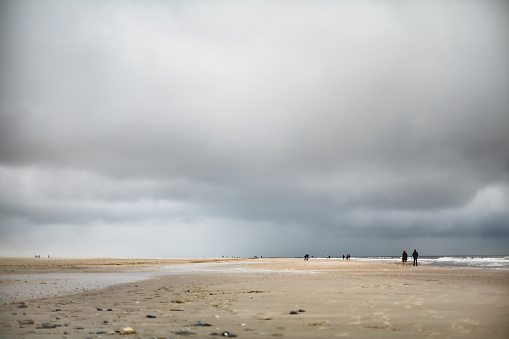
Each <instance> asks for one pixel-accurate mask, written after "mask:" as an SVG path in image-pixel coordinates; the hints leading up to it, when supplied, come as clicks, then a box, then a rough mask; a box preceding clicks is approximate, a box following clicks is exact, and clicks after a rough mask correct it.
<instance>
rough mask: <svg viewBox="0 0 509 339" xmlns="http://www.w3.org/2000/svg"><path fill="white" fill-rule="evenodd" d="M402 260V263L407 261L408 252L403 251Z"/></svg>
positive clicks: (404, 263) (405, 263)
mask: <svg viewBox="0 0 509 339" xmlns="http://www.w3.org/2000/svg"><path fill="white" fill-rule="evenodd" d="M401 259H402V260H403V265H405V266H406V265H407V264H408V263H407V261H408V253H407V252H406V251H403V257H402V258H401Z"/></svg>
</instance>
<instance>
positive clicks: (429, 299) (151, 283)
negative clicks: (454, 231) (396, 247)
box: [0, 258, 509, 338]
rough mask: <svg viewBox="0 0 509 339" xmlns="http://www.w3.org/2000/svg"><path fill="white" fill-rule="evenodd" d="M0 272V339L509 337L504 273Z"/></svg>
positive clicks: (209, 262)
mask: <svg viewBox="0 0 509 339" xmlns="http://www.w3.org/2000/svg"><path fill="white" fill-rule="evenodd" d="M0 272H1V273H2V274H1V276H0V278H1V279H0V292H1V293H3V294H1V293H0V295H2V298H3V299H2V305H1V309H0V317H1V322H0V337H1V338H13V337H17V338H46V337H47V338H49V337H52V338H53V337H57V338H58V337H60V338H107V337H114V336H124V335H125V336H128V337H132V338H180V337H182V336H188V337H195V338H213V337H226V336H228V337H234V336H237V337H239V338H270V337H276V338H277V337H282V338H333V337H349V338H421V337H437V338H509V271H502V270H487V269H463V268H450V267H433V266H426V265H420V266H418V267H412V266H402V265H401V263H396V262H370V261H355V260H352V261H343V260H327V259H311V260H309V261H303V260H302V259H265V258H263V259H56V258H55V259H53V258H51V259H49V258H39V259H36V258H19V259H16V258H0ZM72 277H75V278H72ZM122 277H123V278H122ZM126 277H127V278H126ZM119 279H127V280H126V281H122V280H119ZM129 279H130V280H129ZM119 282H121V283H119ZM112 283H115V284H113V285H112ZM134 332H135V333H134Z"/></svg>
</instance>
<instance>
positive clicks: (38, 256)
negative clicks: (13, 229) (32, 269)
mask: <svg viewBox="0 0 509 339" xmlns="http://www.w3.org/2000/svg"><path fill="white" fill-rule="evenodd" d="M35 257H36V258H40V257H41V255H40V254H37V255H36V256H35ZM48 258H49V255H48Z"/></svg>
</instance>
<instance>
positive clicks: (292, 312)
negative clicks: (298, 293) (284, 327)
mask: <svg viewBox="0 0 509 339" xmlns="http://www.w3.org/2000/svg"><path fill="white" fill-rule="evenodd" d="M290 314H298V313H297V312H295V311H291V312H290Z"/></svg>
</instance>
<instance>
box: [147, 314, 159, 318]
mask: <svg viewBox="0 0 509 339" xmlns="http://www.w3.org/2000/svg"><path fill="white" fill-rule="evenodd" d="M147 318H157V317H156V316H155V315H151V314H147Z"/></svg>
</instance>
